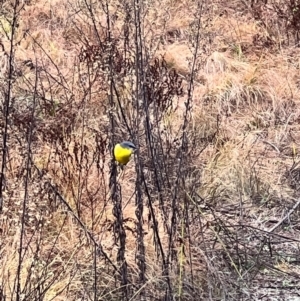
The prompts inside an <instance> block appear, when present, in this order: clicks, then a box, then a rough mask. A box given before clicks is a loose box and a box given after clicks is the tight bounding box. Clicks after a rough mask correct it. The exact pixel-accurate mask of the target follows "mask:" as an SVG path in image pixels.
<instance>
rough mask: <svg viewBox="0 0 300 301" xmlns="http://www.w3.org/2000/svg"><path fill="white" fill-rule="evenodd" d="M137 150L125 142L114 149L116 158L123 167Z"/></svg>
mask: <svg viewBox="0 0 300 301" xmlns="http://www.w3.org/2000/svg"><path fill="white" fill-rule="evenodd" d="M135 150H136V146H135V145H134V144H133V143H132V142H130V141H123V142H121V143H118V144H116V145H115V147H114V156H115V159H116V161H118V162H119V163H120V164H122V165H126V164H127V163H128V162H129V160H130V157H131V155H132V153H133V152H134V151H135Z"/></svg>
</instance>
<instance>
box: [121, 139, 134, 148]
mask: <svg viewBox="0 0 300 301" xmlns="http://www.w3.org/2000/svg"><path fill="white" fill-rule="evenodd" d="M120 145H121V146H122V147H125V148H131V149H136V146H135V145H134V144H133V143H132V142H130V141H123V142H121V143H120Z"/></svg>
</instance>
